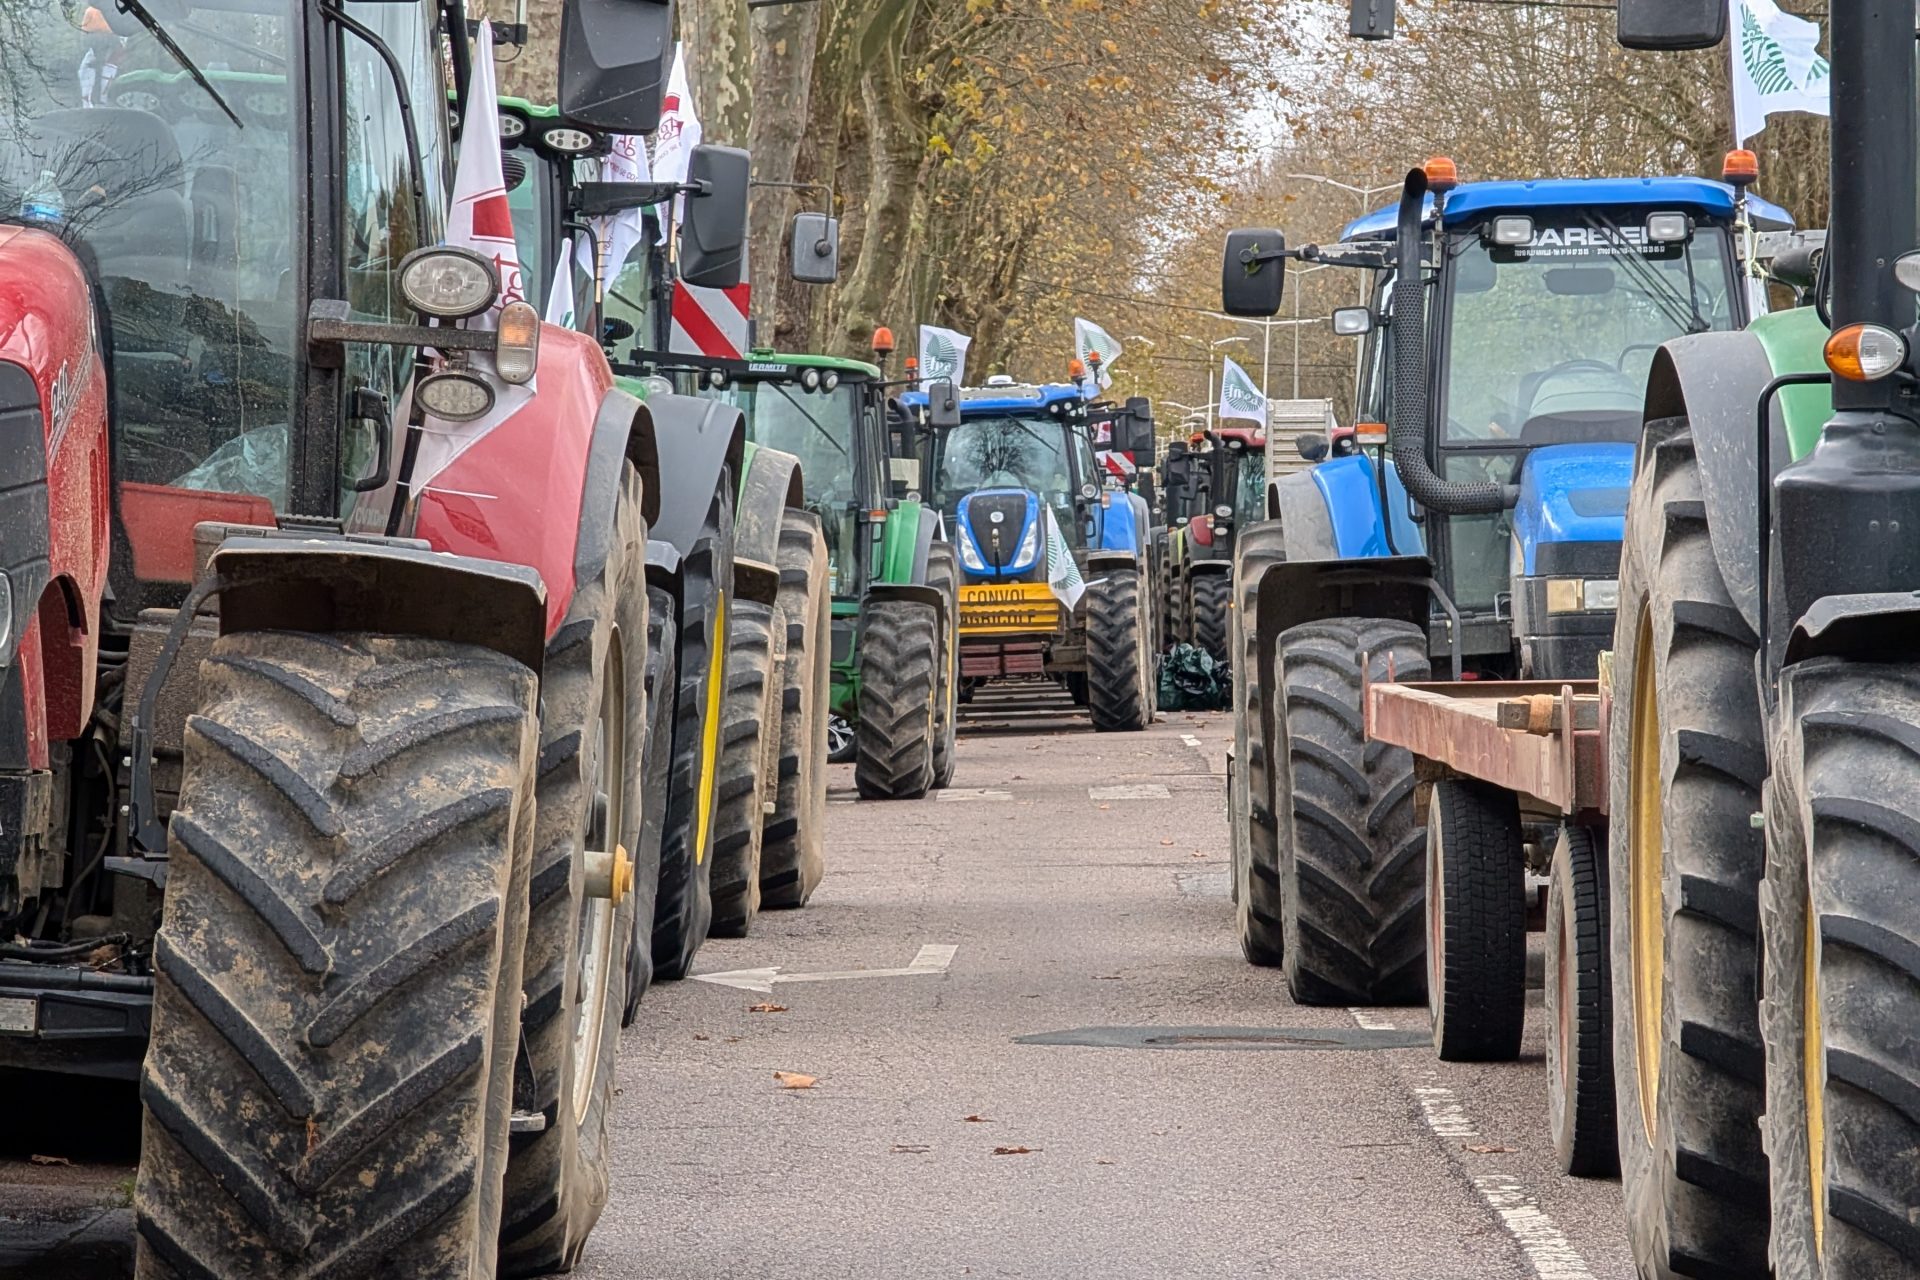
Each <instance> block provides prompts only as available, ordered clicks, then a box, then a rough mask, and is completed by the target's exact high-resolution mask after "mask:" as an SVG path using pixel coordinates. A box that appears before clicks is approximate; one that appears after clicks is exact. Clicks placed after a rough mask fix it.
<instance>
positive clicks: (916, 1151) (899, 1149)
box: [893, 1142, 933, 1156]
mask: <svg viewBox="0 0 1920 1280" xmlns="http://www.w3.org/2000/svg"><path fill="white" fill-rule="evenodd" d="M931 1150H933V1148H932V1147H927V1146H922V1145H921V1144H920V1143H917V1142H896V1143H894V1144H893V1154H894V1155H897V1156H923V1155H925V1154H927V1152H929V1151H931Z"/></svg>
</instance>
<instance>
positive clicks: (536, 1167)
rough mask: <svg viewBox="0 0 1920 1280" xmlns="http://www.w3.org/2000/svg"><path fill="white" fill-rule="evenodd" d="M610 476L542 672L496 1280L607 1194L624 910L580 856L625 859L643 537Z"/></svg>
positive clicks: (629, 900) (538, 1262)
mask: <svg viewBox="0 0 1920 1280" xmlns="http://www.w3.org/2000/svg"><path fill="white" fill-rule="evenodd" d="M623 478H624V480H625V482H626V486H627V487H626V490H625V492H623V493H622V494H621V495H620V498H619V501H618V504H617V506H616V508H615V514H614V528H613V530H612V535H613V536H612V540H611V550H610V554H609V555H608V557H607V561H606V563H605V565H604V566H603V567H602V569H601V571H600V573H599V575H598V576H597V577H595V578H593V579H592V580H590V581H582V582H579V583H577V584H576V585H575V588H574V594H573V599H572V601H571V602H570V603H569V605H568V607H567V616H566V618H565V619H564V620H563V621H562V622H561V624H560V628H559V630H558V631H556V632H555V633H554V636H553V639H552V640H550V641H549V642H548V644H547V651H546V658H545V662H544V663H543V665H542V669H541V676H540V779H539V783H538V785H537V787H536V789H535V791H534V836H533V845H534V854H533V871H532V879H531V880H530V881H529V888H528V916H527V951H526V956H527V959H526V977H525V981H524V984H523V986H524V990H525V992H526V1004H525V1007H524V1008H523V1010H522V1012H521V1015H520V1042H521V1049H522V1053H521V1061H520V1065H519V1067H518V1069H517V1072H516V1077H515V1093H516V1099H515V1102H516V1108H517V1109H518V1110H522V1111H528V1112H538V1113H539V1114H540V1116H541V1118H542V1120H543V1121H544V1127H543V1128H541V1129H539V1130H537V1131H533V1132H528V1133H521V1134H516V1135H514V1137H513V1140H512V1143H511V1145H510V1147H509V1153H508V1159H507V1181H506V1190H505V1193H504V1203H503V1207H502V1209H501V1222H500V1272H501V1274H502V1275H505V1276H531V1275H546V1274H548V1273H550V1272H554V1271H566V1270H570V1269H571V1268H572V1266H573V1264H574V1262H575V1261H576V1260H577V1259H578V1258H579V1256H580V1251H581V1250H582V1249H583V1248H585V1247H586V1242H587V1235H588V1233H590V1232H591V1231H592V1230H593V1226H594V1223H596V1222H597V1221H599V1218H600V1211H601V1209H602V1208H603V1207H604V1206H605V1205H606V1202H607V1145H606V1137H607V1113H608V1111H609V1109H610V1106H611V1103H612V1099H613V1074H614V1066H613V1064H614V1057H615V1055H616V1053H617V1052H618V1049H619V1043H620V1025H619V1013H620V1012H621V1011H622V1010H623V1009H624V1005H625V1001H624V996H625V992H626V982H625V975H624V973H623V966H622V961H623V960H624V958H625V952H626V950H627V945H628V940H629V939H631V938H632V936H633V932H634V925H633V920H634V909H635V905H636V904H635V901H634V896H633V894H632V892H631V891H630V890H627V891H622V892H620V893H619V895H618V897H617V898H610V897H605V896H601V897H595V896H590V895H589V893H588V891H587V865H586V864H587V861H588V858H589V856H590V852H592V851H598V852H600V853H602V854H612V855H614V856H615V857H616V858H618V857H627V858H629V859H630V858H631V856H632V855H631V854H630V853H629V852H628V851H629V850H632V849H633V848H635V847H636V846H637V845H638V844H639V841H640V821H641V804H642V800H641V797H640V796H639V795H637V794H635V793H634V790H633V786H634V783H635V782H636V781H637V780H638V778H639V775H640V769H641V760H642V756H643V753H644V751H645V745H646V744H645V742H644V740H643V737H642V735H643V734H644V732H645V731H646V690H645V686H644V680H645V675H644V668H643V667H641V666H639V665H638V659H639V653H640V650H639V646H640V644H641V643H643V640H644V637H645V636H646V635H647V605H648V598H647V591H646V579H645V573H646V531H645V528H644V527H643V525H642V523H641V518H640V492H639V476H638V474H637V473H636V472H635V471H634V470H633V468H632V467H631V466H628V467H627V468H626V470H625V475H624V477H623ZM629 654H631V655H633V656H632V657H631V658H630V657H629ZM630 865H631V864H629V867H630ZM616 874H618V873H616ZM626 879H627V881H628V882H629V883H630V882H631V879H632V876H631V873H630V871H629V872H628V873H627V874H626Z"/></svg>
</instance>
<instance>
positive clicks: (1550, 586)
mask: <svg viewBox="0 0 1920 1280" xmlns="http://www.w3.org/2000/svg"><path fill="white" fill-rule="evenodd" d="M1619 607H1620V582H1619V580H1618V579H1617V578H1588V579H1584V580H1583V579H1580V578H1549V579H1547V612H1548V613H1579V612H1581V611H1583V610H1584V611H1587V612H1602V611H1612V610H1615V609H1618V608H1619Z"/></svg>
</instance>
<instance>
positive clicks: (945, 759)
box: [927, 542, 960, 791]
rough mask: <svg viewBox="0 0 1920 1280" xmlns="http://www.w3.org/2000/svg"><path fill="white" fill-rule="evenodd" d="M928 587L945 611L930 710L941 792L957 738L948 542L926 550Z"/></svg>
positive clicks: (953, 571) (955, 622)
mask: <svg viewBox="0 0 1920 1280" xmlns="http://www.w3.org/2000/svg"><path fill="white" fill-rule="evenodd" d="M927 585H928V586H930V587H932V588H933V589H934V590H935V591H938V592H939V593H940V596H941V598H942V599H943V600H945V601H946V608H947V621H946V625H945V627H944V628H943V631H942V634H941V637H940V685H939V689H938V692H937V693H936V695H935V701H934V707H933V789H934V790H935V791H944V790H946V789H947V787H948V786H949V785H950V784H951V783H952V782H953V768H954V747H955V746H956V745H957V744H958V739H959V736H960V687H959V686H960V565H959V562H958V561H956V560H955V559H954V553H953V547H952V545H951V544H950V543H945V542H936V543H935V544H934V545H933V547H932V548H931V549H930V550H929V551H928V553H927Z"/></svg>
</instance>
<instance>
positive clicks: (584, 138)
mask: <svg viewBox="0 0 1920 1280" xmlns="http://www.w3.org/2000/svg"><path fill="white" fill-rule="evenodd" d="M540 145H541V146H543V147H545V148H546V149H547V150H549V151H557V152H559V153H560V154H561V155H563V156H584V155H586V154H588V153H589V152H591V151H593V150H594V148H596V147H597V146H599V145H600V144H599V140H598V139H596V138H595V137H594V136H593V135H592V134H590V133H588V132H587V131H586V130H585V129H571V128H568V127H567V126H566V125H556V126H555V127H553V128H551V129H547V130H545V131H544V132H542V133H541V135H540Z"/></svg>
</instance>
